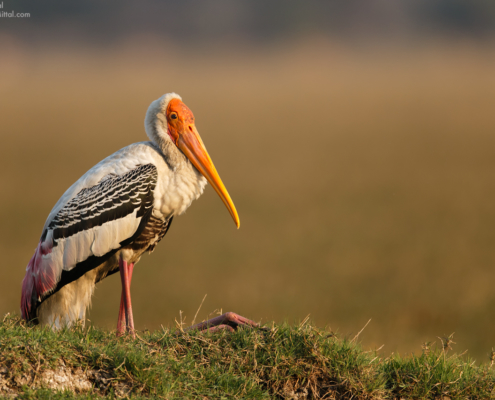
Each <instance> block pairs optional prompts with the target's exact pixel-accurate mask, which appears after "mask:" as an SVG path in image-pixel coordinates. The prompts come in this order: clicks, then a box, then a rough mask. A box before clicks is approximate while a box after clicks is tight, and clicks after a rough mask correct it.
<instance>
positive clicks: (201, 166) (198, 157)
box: [176, 124, 241, 228]
mask: <svg viewBox="0 0 495 400" xmlns="http://www.w3.org/2000/svg"><path fill="white" fill-rule="evenodd" d="M176 144H177V147H178V148H179V149H180V150H181V151H182V152H183V153H184V154H185V155H186V157H187V158H188V159H189V161H191V163H192V164H193V165H194V166H195V167H196V169H197V170H198V171H199V172H201V174H202V175H203V176H204V177H205V178H206V179H207V180H208V182H210V185H211V186H213V189H215V192H217V193H218V195H219V196H220V198H221V199H222V201H223V204H225V206H226V207H227V209H228V210H229V212H230V215H231V216H232V218H233V220H234V222H235V224H236V226H237V228H239V226H240V225H241V222H240V221H239V216H238V215H237V210H236V209H235V206H234V203H233V202H232V199H231V198H230V196H229V192H227V189H226V188H225V185H224V184H223V182H222V180H221V179H220V176H219V175H218V172H217V170H216V168H215V166H214V165H213V161H211V158H210V156H209V155H208V152H207V151H206V148H205V145H204V144H203V141H202V140H201V137H200V136H199V133H198V131H197V129H196V126H195V125H194V124H184V131H183V132H181V134H180V135H178V138H177V142H176Z"/></svg>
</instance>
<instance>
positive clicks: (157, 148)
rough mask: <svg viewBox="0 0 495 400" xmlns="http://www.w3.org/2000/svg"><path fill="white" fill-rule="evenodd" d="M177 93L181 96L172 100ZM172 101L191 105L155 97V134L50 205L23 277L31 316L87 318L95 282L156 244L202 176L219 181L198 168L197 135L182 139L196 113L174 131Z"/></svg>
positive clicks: (149, 120) (151, 118)
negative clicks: (195, 138)
mask: <svg viewBox="0 0 495 400" xmlns="http://www.w3.org/2000/svg"><path fill="white" fill-rule="evenodd" d="M173 99H177V100H174V102H172V103H171V100H173ZM169 103H170V104H171V105H172V104H173V105H176V104H180V105H181V107H182V106H183V107H185V108H184V110H185V109H187V107H186V106H185V105H184V104H183V103H182V102H181V101H180V97H179V96H178V95H176V94H174V93H172V94H168V95H164V96H162V97H161V98H160V99H158V100H156V101H155V102H153V103H152V104H151V106H150V108H149V110H148V113H147V115H146V119H145V128H146V133H147V134H148V136H149V137H150V139H151V141H150V142H141V143H135V144H132V145H130V146H127V147H124V148H123V149H121V150H119V151H117V152H116V153H114V154H113V155H111V156H109V157H107V158H106V159H104V160H103V161H101V162H100V163H98V164H97V165H95V166H94V167H93V168H91V169H90V170H89V171H88V172H86V173H85V174H84V175H83V176H82V177H81V178H80V179H79V180H78V181H77V182H76V183H74V184H73V185H72V186H71V187H70V188H69V189H68V190H67V191H66V192H65V193H64V195H63V196H62V197H61V198H60V200H59V201H58V202H57V204H56V205H55V207H54V208H53V209H52V211H51V212H50V214H49V216H48V218H47V220H46V223H45V226H44V227H43V233H42V236H41V240H40V243H39V245H38V247H37V249H36V251H35V254H34V256H33V258H32V259H31V261H30V262H29V264H28V266H27V269H26V276H25V278H24V281H23V288H22V299H21V310H22V314H23V317H24V318H25V319H26V320H35V321H36V320H37V322H39V323H41V324H47V325H50V326H53V327H55V328H58V327H61V326H67V325H71V324H72V323H73V322H75V321H77V320H84V318H85V313H86V309H87V308H88V306H89V305H90V302H91V295H92V294H93V291H94V287H95V284H96V283H97V282H99V281H100V280H101V279H103V278H105V277H106V276H108V275H110V274H112V273H115V272H118V271H119V266H120V264H119V262H120V263H121V262H122V261H124V262H126V263H129V264H131V265H133V264H134V263H136V262H138V261H139V259H140V257H141V256H142V254H143V253H144V252H146V251H152V250H153V249H154V247H155V245H156V244H157V243H158V242H159V241H160V240H161V239H162V237H163V236H164V235H165V233H166V232H167V230H168V228H169V226H170V223H171V221H172V218H173V217H174V216H176V215H180V214H182V213H183V212H184V211H185V210H186V209H187V208H188V207H189V206H190V205H191V203H192V201H193V200H195V199H197V198H198V197H199V196H200V195H201V194H202V192H203V190H204V188H205V186H206V182H207V180H206V179H205V177H204V176H206V177H207V178H208V180H210V182H213V185H214V187H215V186H216V182H215V180H213V181H212V180H211V177H210V176H209V175H208V173H205V172H203V171H201V172H199V171H198V168H199V169H201V168H202V164H201V162H203V161H201V160H200V163H199V164H198V161H195V160H194V157H195V154H196V153H194V151H198V152H199V153H201V151H199V150H197V149H196V150H195V149H194V147H195V146H196V147H197V146H199V145H197V144H196V142H197V141H196V142H194V143H193V144H192V145H190V144H187V143H186V144H187V146H189V147H187V148H186V147H184V146H185V145H183V143H182V140H184V141H186V139H187V137H186V136H187V135H188V134H189V135H193V133H194V132H195V134H196V135H197V131H196V130H195V127H194V123H193V122H194V117H192V113H191V114H190V115H191V117H192V121H193V122H192V123H191V122H190V120H188V123H189V125H187V127H188V128H189V131H190V132H189V131H187V129H185V128H184V130H183V131H180V132H179V133H180V135H179V134H177V135H176V134H175V131H174V129H175V128H174V126H175V125H172V123H175V119H177V121H179V122H180V118H181V114H180V112H179V117H180V118H179V119H178V117H177V113H176V112H175V111H173V110H172V109H171V106H169ZM177 107H178V106H176V107H175V108H177ZM181 110H182V109H181ZM187 110H189V109H187ZM189 112H190V110H189ZM173 114H176V115H175V116H174V115H173ZM186 114H187V113H186ZM174 117H175V118H174ZM170 118H172V119H173V120H172V119H170ZM167 119H168V128H167ZM184 126H186V125H184ZM191 127H192V128H191ZM181 129H182V128H181ZM186 131H187V132H186ZM193 131H194V132H193ZM191 132H192V133H191ZM175 136H177V139H176V142H175V143H174V140H175ZM182 136H184V137H185V138H186V139H183V138H182ZM197 137H198V138H199V136H197ZM187 140H189V139H187ZM199 142H201V139H199ZM199 142H198V143H199ZM201 145H202V142H201ZM190 147H192V148H193V153H194V154H193V155H189V153H188V152H190V150H189V148H190ZM203 148H204V147H203ZM204 152H205V154H206V157H207V158H208V160H210V159H209V156H207V153H206V149H204ZM184 153H186V155H185V154H184ZM191 162H192V163H191ZM210 162H211V160H210ZM193 163H194V165H193ZM196 165H197V166H196ZM211 165H213V164H211ZM213 170H214V167H213ZM215 173H216V171H215ZM203 175H204V176H203ZM218 179H219V177H218ZM220 183H221V181H220ZM222 186H223V184H222ZM223 188H224V187H223ZM215 189H216V187H215ZM216 190H217V189H216ZM217 192H218V190H217ZM225 192H226V191H225ZM219 194H220V195H221V197H222V194H221V193H220V192H219ZM227 196H228V194H227ZM222 200H224V197H222ZM228 201H230V202H231V200H230V197H229V198H228ZM224 202H226V200H224ZM226 204H227V203H226ZM232 206H233V204H232ZM228 207H229V206H228ZM229 210H230V208H229ZM234 212H235V208H234ZM231 214H232V211H231ZM235 215H236V216H237V214H235ZM237 221H238V220H237ZM131 274H132V271H131ZM129 284H130V278H129ZM123 293H124V292H123ZM123 296H124V294H123ZM129 296H130V295H129ZM129 301H130V297H129ZM121 308H122V305H121ZM131 319H132V315H131ZM119 320H120V316H119Z"/></svg>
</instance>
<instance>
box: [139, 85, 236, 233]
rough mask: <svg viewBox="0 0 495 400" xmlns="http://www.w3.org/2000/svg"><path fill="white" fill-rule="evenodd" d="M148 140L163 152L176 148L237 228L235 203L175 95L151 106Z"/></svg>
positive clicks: (190, 112) (187, 108)
mask: <svg viewBox="0 0 495 400" xmlns="http://www.w3.org/2000/svg"><path fill="white" fill-rule="evenodd" d="M144 125H145V128H146V133H147V135H148V136H149V138H150V139H151V140H152V141H153V142H155V143H156V144H158V145H159V146H160V147H161V148H162V149H164V148H167V147H169V145H173V146H176V147H177V148H178V149H179V150H180V151H181V152H182V154H183V155H184V156H185V157H186V158H187V159H188V160H189V161H190V162H191V164H192V165H194V167H195V168H196V169H197V170H198V171H199V172H200V173H201V175H203V176H204V177H205V178H206V179H207V180H208V182H210V184H211V186H213V189H215V191H216V192H217V193H218V195H219V196H220V198H221V199H222V201H223V203H224V204H225V206H226V207H227V209H228V210H229V212H230V215H231V216H232V218H233V219H234V222H235V224H236V226H237V227H238V228H239V225H240V221H239V216H238V215H237V210H236V209H235V206H234V203H233V202H232V199H231V198H230V196H229V193H228V192H227V189H226V188H225V185H224V184H223V182H222V180H221V179H220V176H219V175H218V172H217V170H216V168H215V165H213V161H211V158H210V156H209V155H208V152H207V151H206V147H205V145H204V144H203V141H202V140H201V137H200V136H199V133H198V130H197V129H196V125H195V123H194V115H193V113H192V111H191V110H190V109H189V107H187V106H186V105H185V104H184V103H183V102H182V99H181V97H180V96H179V95H178V94H176V93H168V94H166V95H163V96H162V97H160V98H159V99H158V100H155V101H154V102H153V103H151V105H150V107H149V108H148V112H147V113H146V119H145V122H144Z"/></svg>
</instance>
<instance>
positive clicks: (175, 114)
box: [170, 113, 178, 119]
mask: <svg viewBox="0 0 495 400" xmlns="http://www.w3.org/2000/svg"><path fill="white" fill-rule="evenodd" d="M170 118H171V119H177V118H178V117H177V113H172V114H170Z"/></svg>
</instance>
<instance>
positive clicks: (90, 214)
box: [22, 164, 158, 315]
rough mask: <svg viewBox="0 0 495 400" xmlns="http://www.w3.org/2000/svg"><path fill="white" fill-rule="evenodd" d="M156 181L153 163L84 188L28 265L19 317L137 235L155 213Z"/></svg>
mask: <svg viewBox="0 0 495 400" xmlns="http://www.w3.org/2000/svg"><path fill="white" fill-rule="evenodd" d="M157 178H158V172H157V168H156V167H155V166H154V165H153V164H145V165H138V166H137V167H135V168H134V169H132V170H130V171H129V172H127V173H125V174H123V175H120V176H115V175H109V176H107V177H105V178H104V179H102V180H100V182H99V183H98V184H96V185H94V186H91V187H88V188H85V189H82V190H81V191H80V192H79V193H78V194H77V195H76V196H75V197H73V198H72V199H71V200H70V201H68V202H67V203H66V204H65V205H64V206H63V207H62V208H61V209H60V210H59V211H58V212H57V213H56V214H55V216H54V217H53V218H52V219H51V221H50V222H49V224H48V226H47V227H46V229H45V230H44V232H43V234H42V236H41V240H40V243H39V245H38V248H37V249H36V252H35V254H34V256H33V258H32V259H31V261H30V262H29V264H28V267H27V273H26V277H25V279H24V282H23V299H22V311H23V314H25V313H26V314H28V315H30V314H32V311H33V308H35V307H36V305H35V304H33V302H34V303H36V302H38V303H39V302H41V301H43V299H44V298H46V297H47V296H48V295H50V293H52V292H53V291H55V290H58V289H60V284H61V283H62V284H63V282H61V281H70V280H73V279H72V278H71V277H70V276H72V275H74V277H73V278H76V277H77V275H80V274H83V273H85V272H87V271H88V270H89V269H91V268H95V267H96V266H98V265H99V264H101V263H102V262H103V261H105V259H106V258H107V257H108V256H111V255H112V254H114V253H115V252H116V251H117V250H118V249H120V248H121V247H122V246H125V245H127V244H129V243H131V242H132V240H133V239H134V238H136V237H137V236H139V234H140V232H141V231H142V230H143V229H144V227H145V225H146V223H147V221H148V220H149V218H150V216H151V212H152V210H153V201H154V195H153V193H154V190H155V187H156V184H157ZM63 275H64V276H63ZM33 306H34V307H33Z"/></svg>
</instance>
